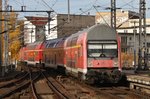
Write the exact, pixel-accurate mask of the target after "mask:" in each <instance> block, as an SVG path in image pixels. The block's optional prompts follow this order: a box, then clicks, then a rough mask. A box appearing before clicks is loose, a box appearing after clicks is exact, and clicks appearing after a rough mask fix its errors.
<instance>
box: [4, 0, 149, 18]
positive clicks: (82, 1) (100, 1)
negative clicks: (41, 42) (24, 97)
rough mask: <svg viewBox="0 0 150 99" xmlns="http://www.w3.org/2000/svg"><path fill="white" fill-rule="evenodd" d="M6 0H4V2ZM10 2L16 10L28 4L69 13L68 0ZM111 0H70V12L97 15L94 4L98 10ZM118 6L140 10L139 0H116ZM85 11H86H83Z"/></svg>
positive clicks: (25, 14) (106, 5)
mask: <svg viewBox="0 0 150 99" xmlns="http://www.w3.org/2000/svg"><path fill="white" fill-rule="evenodd" d="M4 1H5V0H3V3H4ZM8 1H9V2H8V4H9V5H11V6H12V7H13V9H15V10H20V9H21V6H26V9H27V10H50V9H51V8H52V9H53V10H54V11H55V12H56V13H67V1H68V0H8ZM110 1H111V0H70V13H71V14H87V13H88V12H90V13H91V14H92V15H95V13H96V12H97V11H96V10H95V9H94V7H93V5H94V6H99V8H97V10H98V11H109V10H104V9H105V8H106V7H110ZM116 2H117V7H120V8H122V9H123V10H131V11H136V12H138V8H139V0H116ZM146 3H147V4H146V8H150V0H146ZM83 12H85V13H83ZM19 14H20V15H21V16H20V17H23V16H28V15H47V14H46V13H19ZM146 14H147V17H150V9H149V10H147V12H146Z"/></svg>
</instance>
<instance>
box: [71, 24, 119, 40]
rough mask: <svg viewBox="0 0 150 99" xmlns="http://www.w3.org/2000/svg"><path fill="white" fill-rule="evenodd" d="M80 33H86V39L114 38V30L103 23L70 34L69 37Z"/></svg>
mask: <svg viewBox="0 0 150 99" xmlns="http://www.w3.org/2000/svg"><path fill="white" fill-rule="evenodd" d="M82 33H87V40H116V32H115V30H114V29H113V28H111V27H110V26H108V25H105V24H96V25H93V26H92V27H88V28H86V29H83V30H82V31H79V32H77V33H74V34H72V35H70V37H71V38H72V37H76V36H78V35H80V34H82ZM70 37H69V38H70Z"/></svg>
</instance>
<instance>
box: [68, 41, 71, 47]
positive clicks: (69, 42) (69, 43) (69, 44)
mask: <svg viewBox="0 0 150 99" xmlns="http://www.w3.org/2000/svg"><path fill="white" fill-rule="evenodd" d="M70 46H71V39H69V40H68V41H67V47H70Z"/></svg>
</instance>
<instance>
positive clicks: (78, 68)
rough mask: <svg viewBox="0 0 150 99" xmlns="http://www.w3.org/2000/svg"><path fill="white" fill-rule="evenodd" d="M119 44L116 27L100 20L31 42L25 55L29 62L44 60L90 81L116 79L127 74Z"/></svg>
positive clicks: (44, 62) (118, 79)
mask: <svg viewBox="0 0 150 99" xmlns="http://www.w3.org/2000/svg"><path fill="white" fill-rule="evenodd" d="M120 48H121V47H120V40H119V39H118V37H117V33H116V31H114V29H112V28H111V27H109V26H107V25H104V24H97V25H94V26H92V27H89V28H87V29H85V30H83V31H79V32H77V33H75V34H72V35H70V36H68V37H64V38H59V39H54V40H47V41H44V42H37V43H33V44H30V45H28V46H27V47H26V50H24V51H25V52H24V56H22V57H24V61H26V62H27V63H28V64H34V65H35V64H38V63H41V64H42V65H43V66H47V67H52V68H56V69H59V70H60V71H61V72H65V73H70V74H72V75H74V76H76V77H79V78H80V79H83V80H87V81H88V82H90V83H94V82H100V83H102V82H112V83H117V82H119V81H120V80H121V79H122V77H123V76H124V75H123V74H122V72H121V51H120V50H121V49H120ZM21 55H22V54H21Z"/></svg>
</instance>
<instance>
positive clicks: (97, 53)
mask: <svg viewBox="0 0 150 99" xmlns="http://www.w3.org/2000/svg"><path fill="white" fill-rule="evenodd" d="M117 55H118V50H117V43H116V44H115V43H114V44H113V43H108V44H107V43H103V44H102V43H101V44H98V43H97V44H94V43H93V44H91V43H90V44H88V57H102V56H103V57H104V56H105V57H117Z"/></svg>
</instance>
